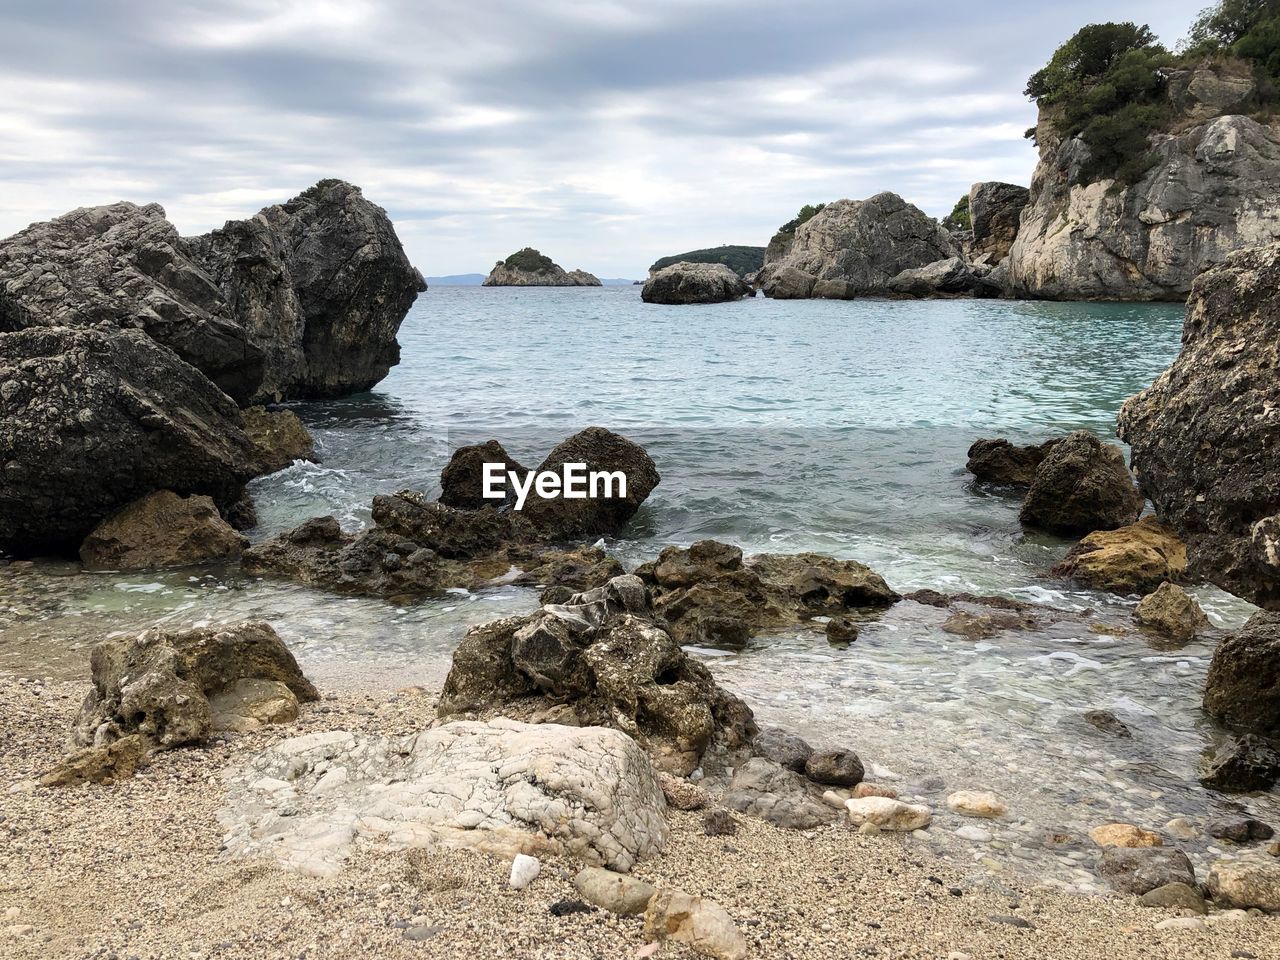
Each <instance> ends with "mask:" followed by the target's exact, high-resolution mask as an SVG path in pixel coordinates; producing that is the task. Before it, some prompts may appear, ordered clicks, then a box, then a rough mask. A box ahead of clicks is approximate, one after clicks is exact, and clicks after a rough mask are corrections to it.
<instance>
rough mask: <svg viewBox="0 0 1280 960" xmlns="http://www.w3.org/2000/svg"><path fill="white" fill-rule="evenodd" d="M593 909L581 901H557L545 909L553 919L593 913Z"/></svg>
mask: <svg viewBox="0 0 1280 960" xmlns="http://www.w3.org/2000/svg"><path fill="white" fill-rule="evenodd" d="M595 909H596V908H595V907H593V906H591V905H590V904H587V903H583V902H582V901H581V900H557V901H556V902H555V903H553V904H552V905H551V906H549V907H547V913H549V914H551V915H552V916H553V917H568V916H571V915H573V914H575V913H594V912H595Z"/></svg>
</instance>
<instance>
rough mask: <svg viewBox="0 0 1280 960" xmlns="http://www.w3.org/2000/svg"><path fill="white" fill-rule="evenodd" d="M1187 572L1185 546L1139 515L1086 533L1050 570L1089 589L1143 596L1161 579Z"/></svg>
mask: <svg viewBox="0 0 1280 960" xmlns="http://www.w3.org/2000/svg"><path fill="white" fill-rule="evenodd" d="M1186 570H1187V548H1186V545H1185V544H1184V543H1183V542H1182V541H1181V540H1180V539H1178V535H1177V534H1176V533H1174V532H1173V530H1172V529H1171V528H1170V527H1168V526H1167V525H1165V524H1163V523H1161V522H1160V521H1159V520H1157V519H1156V518H1155V517H1143V518H1142V519H1141V520H1139V521H1138V522H1137V523H1131V524H1128V525H1126V526H1123V527H1119V528H1118V529H1115V530H1099V531H1096V532H1094V533H1091V534H1089V535H1088V536H1087V537H1085V538H1084V539H1083V540H1081V541H1080V542H1079V543H1077V544H1076V545H1075V546H1074V547H1072V548H1071V550H1070V551H1069V552H1068V553H1067V555H1066V557H1065V558H1064V559H1063V561H1062V563H1060V564H1058V565H1057V566H1056V567H1054V569H1053V572H1054V574H1055V575H1056V576H1060V577H1070V578H1071V579H1073V580H1078V581H1079V582H1081V583H1083V584H1085V585H1086V586H1089V587H1092V588H1093V589H1094V590H1108V591H1110V592H1112V593H1123V594H1130V593H1141V594H1147V593H1150V592H1151V591H1153V590H1155V589H1157V588H1158V587H1159V586H1160V585H1161V584H1162V583H1164V582H1165V581H1166V580H1181V579H1182V576H1183V574H1184V573H1186Z"/></svg>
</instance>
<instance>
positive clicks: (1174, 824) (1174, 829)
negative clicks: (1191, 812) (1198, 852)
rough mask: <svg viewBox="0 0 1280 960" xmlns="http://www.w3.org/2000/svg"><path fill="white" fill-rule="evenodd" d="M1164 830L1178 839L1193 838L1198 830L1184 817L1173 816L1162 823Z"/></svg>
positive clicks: (1197, 835) (1198, 833)
mask: <svg viewBox="0 0 1280 960" xmlns="http://www.w3.org/2000/svg"><path fill="white" fill-rule="evenodd" d="M1164 829H1165V832H1167V833H1168V834H1170V835H1171V836H1173V837H1176V838H1177V839H1179V840H1195V839H1196V838H1197V837H1199V836H1200V831H1199V830H1197V829H1196V828H1195V826H1194V825H1193V824H1192V823H1191V821H1190V820H1188V819H1186V817H1174V818H1173V819H1172V820H1170V821H1169V822H1168V823H1166V824H1165V825H1164Z"/></svg>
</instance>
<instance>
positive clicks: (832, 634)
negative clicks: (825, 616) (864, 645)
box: [823, 616, 860, 646]
mask: <svg viewBox="0 0 1280 960" xmlns="http://www.w3.org/2000/svg"><path fill="white" fill-rule="evenodd" d="M823 632H824V633H825V634H826V637H827V643H830V644H831V645H832V646H847V645H848V644H850V643H853V641H855V640H857V639H858V634H859V632H860V631H859V627H858V623H857V621H856V620H854V619H853V618H852V617H839V616H837V617H832V618H831V619H830V620H828V621H827V626H826V628H825V629H824V631H823Z"/></svg>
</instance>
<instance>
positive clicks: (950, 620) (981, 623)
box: [942, 610, 1029, 640]
mask: <svg viewBox="0 0 1280 960" xmlns="http://www.w3.org/2000/svg"><path fill="white" fill-rule="evenodd" d="M1028 625H1029V623H1028V620H1027V618H1026V617H1023V616H1020V615H1018V614H1016V613H1007V612H1004V611H997V612H994V613H974V612H972V611H969V610H957V611H955V612H954V613H952V614H951V615H950V616H949V617H947V619H946V620H944V621H943V622H942V630H943V632H945V633H949V634H952V635H953V636H957V637H964V638H965V639H967V640H989V639H990V638H991V637H994V636H996V635H997V634H998V633H1000V632H1001V631H1002V630H1021V629H1025V628H1026V627H1027V626H1028Z"/></svg>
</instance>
